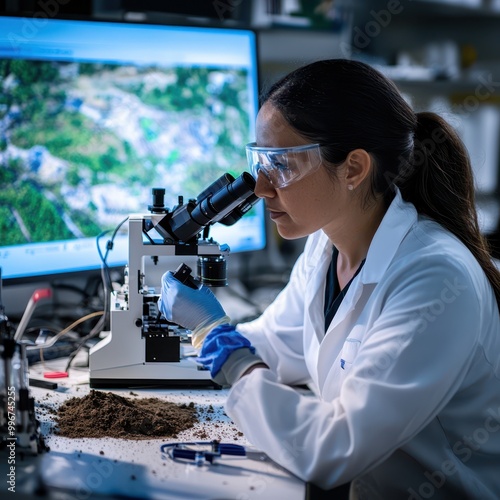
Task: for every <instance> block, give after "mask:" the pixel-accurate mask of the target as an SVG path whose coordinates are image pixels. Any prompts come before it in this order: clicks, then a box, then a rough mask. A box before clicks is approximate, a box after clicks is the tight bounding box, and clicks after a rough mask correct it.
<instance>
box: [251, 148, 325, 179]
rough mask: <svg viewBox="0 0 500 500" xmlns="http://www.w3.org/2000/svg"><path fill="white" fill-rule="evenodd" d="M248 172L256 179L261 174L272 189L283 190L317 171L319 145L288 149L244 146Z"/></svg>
mask: <svg viewBox="0 0 500 500" xmlns="http://www.w3.org/2000/svg"><path fill="white" fill-rule="evenodd" d="M246 150H247V160H248V166H249V168H250V172H251V173H252V175H253V176H254V177H255V178H256V179H257V176H258V175H259V172H262V173H263V174H264V175H265V176H266V178H267V180H268V181H269V182H270V183H271V184H272V186H273V187H274V188H283V187H285V186H289V185H290V184H292V183H293V182H296V181H298V180H299V179H302V178H303V177H305V176H306V175H308V174H310V173H311V172H314V171H315V170H317V168H318V167H319V166H320V165H321V151H320V146H319V144H307V145H304V146H295V147H290V148H264V147H258V146H256V143H255V142H251V143H250V144H247V146H246Z"/></svg>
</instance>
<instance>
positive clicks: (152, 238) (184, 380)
mask: <svg viewBox="0 0 500 500" xmlns="http://www.w3.org/2000/svg"><path fill="white" fill-rule="evenodd" d="M231 180H232V181H231ZM254 187H255V180H254V178H253V177H252V176H251V175H250V174H248V173H244V174H242V176H240V177H238V178H237V179H236V180H234V178H233V177H232V176H229V175H228V174H226V176H223V177H221V178H220V179H218V180H217V181H216V182H215V183H213V184H212V185H211V186H210V187H209V188H208V189H207V190H205V191H204V192H203V193H202V194H201V195H200V196H199V197H198V198H197V200H190V201H189V203H188V204H186V205H184V204H183V203H182V200H181V199H180V204H179V206H178V207H177V208H176V209H174V210H173V211H172V212H169V211H168V210H162V208H161V207H163V197H162V195H161V194H160V202H159V203H158V204H157V205H153V208H151V207H150V210H151V211H152V213H150V214H146V215H144V214H137V215H131V216H130V217H129V220H128V232H129V238H128V239H129V249H128V283H127V280H125V284H124V285H123V287H122V289H121V290H119V291H118V292H116V291H115V292H112V293H111V299H110V302H111V303H110V332H109V333H108V334H107V336H106V337H105V338H104V339H103V340H101V341H100V342H99V343H97V344H96V345H95V346H93V347H92V348H91V349H90V358H89V368H90V386H91V387H94V388H104V387H134V386H170V387H179V386H184V387H186V386H215V387H217V385H216V384H214V382H212V380H211V378H210V372H209V371H208V370H205V369H203V368H202V367H201V366H200V365H198V364H197V363H196V362H195V356H194V354H195V352H194V350H193V348H192V347H191V345H190V342H189V340H188V337H187V333H186V330H184V329H182V328H181V327H179V326H178V325H175V324H172V323H169V322H168V321H167V320H166V319H165V318H164V317H162V316H161V315H160V314H159V311H158V306H157V302H158V298H159V294H157V293H155V289H154V288H151V286H149V285H148V283H147V277H146V271H145V269H146V266H145V259H146V258H153V259H156V258H158V257H164V256H166V257H173V256H177V257H178V258H179V262H180V263H182V261H183V260H184V259H188V258H193V257H196V258H197V259H198V274H199V275H200V274H203V273H204V272H206V273H207V277H206V280H204V279H203V276H198V279H200V280H201V281H202V282H204V283H205V284H213V283H214V282H215V286H224V285H225V284H226V281H225V258H226V256H227V254H228V253H229V248H227V246H226V245H222V246H219V244H218V243H217V242H214V241H213V240H212V239H208V231H207V228H208V226H209V225H210V224H212V223H214V222H221V223H223V224H226V225H231V224H233V223H234V222H236V221H237V220H239V218H241V216H243V214H244V213H245V212H246V211H248V210H249V209H250V208H251V206H252V205H253V203H255V201H256V200H257V198H256V197H255V195H254V194H253V188H254ZM157 191H158V190H157ZM162 191H164V190H162ZM154 192H155V190H153V193H154ZM155 207H156V208H159V209H156V208H155ZM203 229H205V231H206V234H205V235H204V238H202V239H200V238H199V236H198V233H199V232H200V231H201V230H203ZM158 237H159V238H158ZM223 266H224V267H223ZM188 269H189V268H188ZM221 273H222V275H221ZM176 276H177V273H176ZM186 278H187V279H189V276H186ZM181 281H184V280H181ZM184 282H186V281H184ZM217 282H219V283H217Z"/></svg>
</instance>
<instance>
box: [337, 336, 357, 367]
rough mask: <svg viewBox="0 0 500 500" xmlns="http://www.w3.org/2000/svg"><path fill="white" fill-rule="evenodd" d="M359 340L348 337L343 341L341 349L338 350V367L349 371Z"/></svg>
mask: <svg viewBox="0 0 500 500" xmlns="http://www.w3.org/2000/svg"><path fill="white" fill-rule="evenodd" d="M360 345H361V341H360V340H357V339H353V338H348V339H346V341H345V342H344V345H343V347H342V351H341V352H340V368H342V370H344V371H346V372H347V371H349V369H350V368H351V366H352V364H353V363H354V360H355V359H356V356H357V355H358V350H359V346H360Z"/></svg>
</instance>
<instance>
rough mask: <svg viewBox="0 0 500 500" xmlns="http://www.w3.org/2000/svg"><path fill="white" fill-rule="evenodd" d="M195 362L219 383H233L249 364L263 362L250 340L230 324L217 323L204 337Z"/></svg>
mask: <svg viewBox="0 0 500 500" xmlns="http://www.w3.org/2000/svg"><path fill="white" fill-rule="evenodd" d="M197 362H198V363H200V364H201V365H203V366H204V367H205V368H207V369H208V370H210V375H211V377H212V379H213V380H214V381H215V382H217V383H218V384H220V385H233V384H234V383H235V382H236V381H237V380H238V379H239V378H240V377H241V376H242V375H243V373H245V372H246V371H247V370H248V369H249V368H250V367H251V366H253V365H256V364H263V361H262V359H261V358H259V356H257V355H255V348H254V347H253V346H252V345H251V344H250V341H249V340H248V339H247V338H245V337H244V336H243V335H241V333H239V332H237V331H236V328H235V327H234V326H232V325H228V324H226V325H219V326H217V327H215V328H214V329H213V330H212V331H211V332H210V333H209V334H208V335H207V336H206V338H205V341H204V342H203V347H202V349H201V352H200V355H199V356H198V358H197Z"/></svg>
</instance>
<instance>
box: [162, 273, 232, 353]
mask: <svg viewBox="0 0 500 500" xmlns="http://www.w3.org/2000/svg"><path fill="white" fill-rule="evenodd" d="M161 281H162V287H161V296H160V298H159V299H158V309H159V310H160V312H162V313H163V315H164V316H165V318H167V319H168V320H169V321H172V322H173V323H175V324H177V325H180V326H183V327H184V328H187V329H188V330H191V331H192V337H191V342H192V344H193V346H194V347H195V348H197V349H198V348H200V347H201V345H202V344H203V340H204V338H205V336H206V335H207V334H208V333H209V332H210V330H212V328H214V327H215V326H217V325H221V324H224V323H229V321H230V318H229V317H228V316H227V315H226V313H225V312H224V309H223V308H222V306H221V305H220V303H219V301H218V300H217V299H216V298H215V295H214V294H213V293H212V291H211V290H210V289H209V288H207V287H206V286H204V285H202V286H201V287H200V288H198V289H194V288H191V287H189V286H187V285H184V284H183V283H181V282H180V281H179V280H178V279H176V278H174V275H173V273H172V272H171V271H167V272H166V273H165V274H164V275H163V276H162V280H161Z"/></svg>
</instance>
